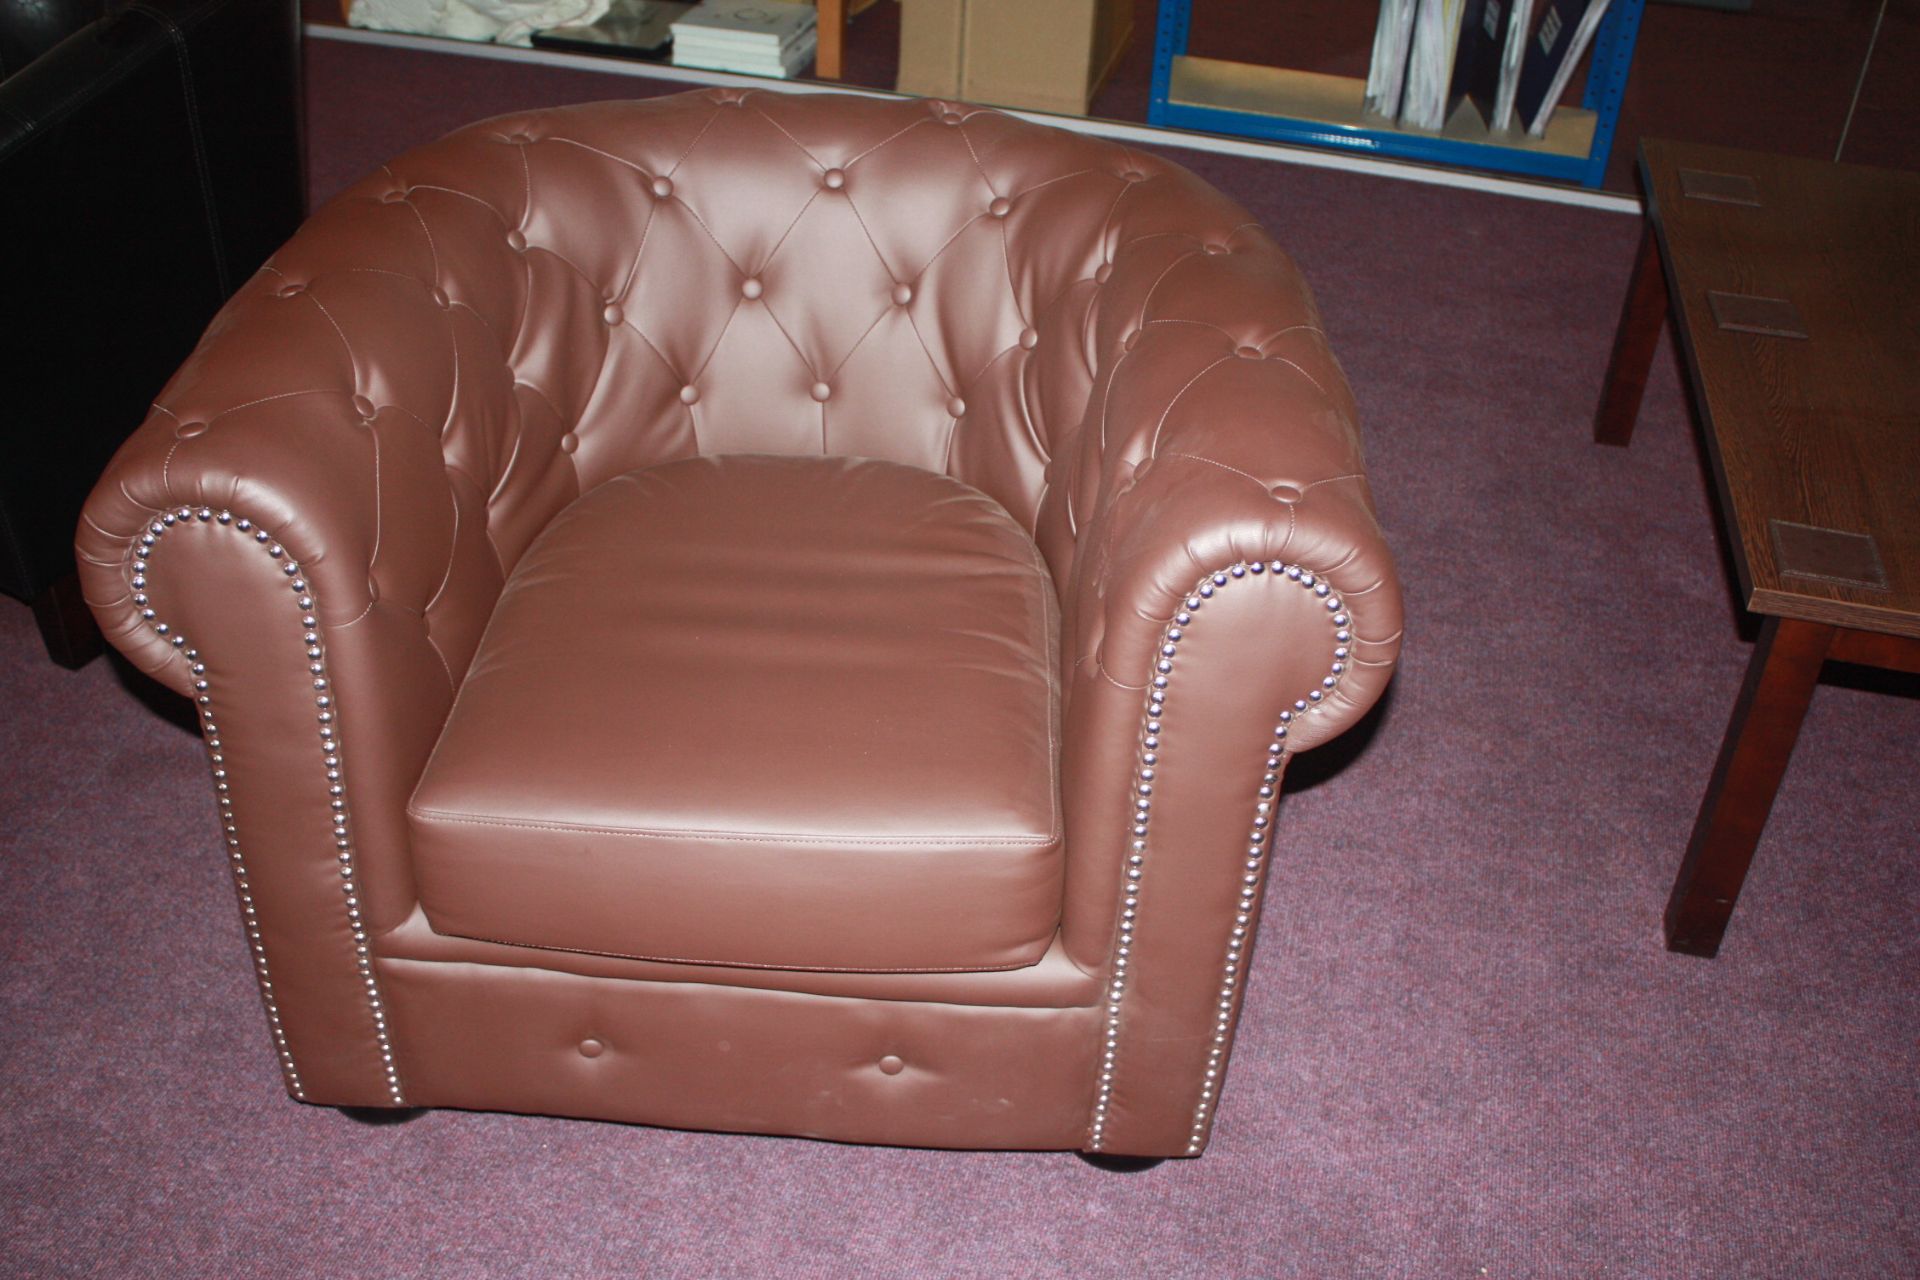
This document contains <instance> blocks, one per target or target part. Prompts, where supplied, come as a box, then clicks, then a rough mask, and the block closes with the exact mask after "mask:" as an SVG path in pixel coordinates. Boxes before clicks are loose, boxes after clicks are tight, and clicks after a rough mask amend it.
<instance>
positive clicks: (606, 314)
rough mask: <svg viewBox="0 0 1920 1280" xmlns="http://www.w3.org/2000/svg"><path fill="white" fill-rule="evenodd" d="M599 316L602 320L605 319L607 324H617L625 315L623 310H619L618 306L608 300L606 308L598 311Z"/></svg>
mask: <svg viewBox="0 0 1920 1280" xmlns="http://www.w3.org/2000/svg"><path fill="white" fill-rule="evenodd" d="M600 318H601V319H602V320H605V321H606V322H607V323H608V324H610V325H612V324H619V323H620V322H621V321H622V320H625V319H626V318H627V317H626V313H625V312H623V311H621V310H620V308H619V307H617V306H615V305H614V304H613V303H611V302H609V303H608V304H607V307H606V310H604V311H602V312H601V313H600Z"/></svg>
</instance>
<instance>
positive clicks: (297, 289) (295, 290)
mask: <svg viewBox="0 0 1920 1280" xmlns="http://www.w3.org/2000/svg"><path fill="white" fill-rule="evenodd" d="M306 291H307V286H305V285H303V284H290V285H285V286H282V287H281V288H280V289H279V290H277V291H276V292H275V293H274V296H275V297H276V298H297V297H299V296H300V295H301V294H303V293H305V292H306Z"/></svg>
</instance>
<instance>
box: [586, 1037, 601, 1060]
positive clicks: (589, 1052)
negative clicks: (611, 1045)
mask: <svg viewBox="0 0 1920 1280" xmlns="http://www.w3.org/2000/svg"><path fill="white" fill-rule="evenodd" d="M606 1051H607V1046H606V1045H604V1044H602V1043H600V1041H598V1040H595V1039H593V1038H591V1037H589V1038H587V1039H585V1040H582V1041H581V1042H580V1056H581V1057H583V1058H597V1057H599V1056H600V1055H601V1054H603V1053H605V1052H606Z"/></svg>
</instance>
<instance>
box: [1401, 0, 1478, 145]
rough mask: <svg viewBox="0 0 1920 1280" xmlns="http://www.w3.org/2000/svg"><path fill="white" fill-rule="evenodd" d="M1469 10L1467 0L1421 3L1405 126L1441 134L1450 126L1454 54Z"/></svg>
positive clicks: (1404, 107)
mask: <svg viewBox="0 0 1920 1280" xmlns="http://www.w3.org/2000/svg"><path fill="white" fill-rule="evenodd" d="M1465 9H1466V0H1420V11H1419V13H1418V15H1417V16H1416V17H1415V18H1414V24H1413V49H1412V51H1411V53H1409V55H1408V57H1407V89H1406V99H1405V101H1404V102H1402V103H1401V106H1400V122H1401V123H1402V124H1407V125H1411V126H1413V127H1414V128H1416V129H1426V130H1428V131H1430V132H1433V133H1438V132H1439V131H1440V127H1441V126H1442V125H1444V124H1445V123H1446V122H1447V89H1448V87H1449V86H1450V85H1451V84H1452V83H1453V54H1454V49H1455V47H1456V46H1457V45H1458V44H1459V42H1460V17H1461V14H1462V13H1463V12H1464V11H1465Z"/></svg>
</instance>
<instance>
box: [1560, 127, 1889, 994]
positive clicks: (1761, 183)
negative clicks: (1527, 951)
mask: <svg viewBox="0 0 1920 1280" xmlns="http://www.w3.org/2000/svg"><path fill="white" fill-rule="evenodd" d="M1640 172H1641V178H1642V181H1643V182H1644V184H1645V188H1646V198H1647V226H1646V232H1645V234H1644V236H1643V237H1642V240H1641V245H1640V253H1639V258H1638V261H1637V263H1636V265H1635V267H1634V272H1633V280H1632V283H1631V284H1630V286H1629V288H1628V291H1627V299H1626V305H1625V308H1624V310H1623V312H1622V315H1621V319H1620V330H1619V334H1618V336H1617V338H1616V339H1615V343H1614V350H1613V359H1612V363H1611V365H1610V366H1609V368H1608V370H1607V381H1606V388H1605V391H1604V392H1603V394H1602V396H1601V401H1600V407H1599V412H1598V414H1597V415H1596V418H1595V421H1594V438H1595V439H1596V440H1598V441H1599V442H1601V443H1603V444H1614V445H1625V444H1627V442H1628V441H1629V439H1630V438H1631V436H1632V432H1633V424H1634V419H1635V417H1636V416H1637V414H1638V412H1639V407H1640V397H1641V393H1642V391H1643V390H1644V389H1645V387H1646V380H1647V370H1648V367H1649V366H1650V364H1651V363H1652V360H1653V353H1654V349H1655V348H1656V347H1657V346H1658V344H1659V337H1660V329H1661V327H1662V325H1663V324H1664V323H1665V320H1666V317H1667V314H1668V312H1669V310H1671V312H1672V314H1673V315H1674V317H1675V320H1676V323H1675V328H1674V332H1675V336H1676V338H1677V339H1678V342H1679V346H1680V350H1681V352H1682V355H1683V356H1684V358H1685V361H1686V366H1687V374H1688V377H1689V378H1690V380H1691V382H1692V386H1693V391H1694V404H1695V406H1696V409H1697V411H1698V413H1699V417H1700V424H1701V428H1702V434H1703V436H1704V438H1705V440H1706V442H1707V454H1708V458H1709V460H1710V462H1711V468H1712V472H1713V478H1714V484H1715V488H1716V489H1717V491H1718V496H1719V500H1720V501H1719V508H1720V518H1721V520H1722V521H1723V522H1724V524H1725V527H1726V531H1727V541H1728V544H1729V545H1730V546H1731V547H1732V549H1733V556H1734V563H1735V568H1736V570H1737V571H1738V574H1739V580H1740V591H1741V595H1742V601H1743V603H1744V604H1745V606H1746V608H1747V609H1749V610H1751V611H1752V612H1754V613H1757V614H1760V615H1761V618H1762V622H1761V628H1760V639H1759V643H1758V644H1756V645H1755V647H1754V652H1753V657H1752V659H1751V660H1750V662H1749V664H1748V668H1747V676H1746V681H1745V683H1744V685H1743V686H1742V687H1741V690H1740V696H1739V698H1738V699H1737V700H1736V701H1735V703H1734V708H1733V717H1732V721H1731V723H1729V725H1728V726H1727V733H1726V738H1725V740H1724V741H1723V742H1722V744H1721V747H1720V756H1719V759H1718V760H1717V761H1716V762H1715V764H1714V767H1713V774H1712V776H1711V778H1710V779H1709V781H1708V783H1707V791H1706V795H1705V797H1704V798H1703V799H1702V801H1701V803H1700V814H1699V817H1698V818H1697V819H1696V821H1695V823H1694V828H1693V837H1692V839H1691V840H1690V841H1689V842H1688V845H1687V851H1686V854H1685V856H1684V857H1683V859H1682V860H1681V863H1680V871H1679V875H1678V876H1677V878H1676V879H1675V882H1674V886H1673V894H1672V897H1671V898H1670V899H1669V901H1668V903H1667V912H1666V934H1667V946H1668V947H1669V949H1671V950H1674V951H1681V952H1686V953H1688V954H1690V955H1698V956H1712V955H1714V954H1715V953H1716V952H1717V951H1718V950H1719V948H1720V940H1721V937H1722V935H1723V934H1724V933H1725V932H1726V927H1727V921H1728V919H1729V918H1730V917H1731V916H1732V914H1733V907H1734V902H1735V900H1736V899H1737V898H1738V897H1739V894H1740V887H1741V884H1742V882H1743V881H1744V880H1745V879H1746V874H1747V868H1748V866H1749V865H1750V863H1751V862H1752V860H1753V853H1754V849H1755V847H1756V846H1757V845H1758V844H1759V842H1760V835H1761V831H1762V830H1763V828H1764V827H1765V825H1766V820H1767V814H1768V812H1769V811H1770V810H1771V809H1772V807H1773V799H1774V795H1775V793H1776V792H1777V791H1778V789H1779V786H1780V781H1781V779H1782V777H1783V776H1784V775H1785V773H1786V768H1787V761H1788V759H1789V757H1790V756H1791V755H1792V752H1793V747H1794V742H1795V740H1796V738H1797V737H1798V736H1799V732H1800V724H1801V720H1802V718H1803V717H1804V716H1805V714H1806V710H1807V706H1808V704H1809V702H1810V701H1811V700H1812V697H1813V688H1814V685H1815V683H1816V682H1817V681H1818V680H1819V677H1820V669H1821V666H1822V664H1823V663H1824V662H1826V661H1827V660H1828V659H1833V660H1836V661H1842V662H1858V663H1865V664H1868V665H1872V666H1879V667H1887V668H1891V669H1894V670H1899V671H1906V672H1917V673H1920V175H1916V174H1912V173H1900V172H1894V171H1891V170H1880V169H1869V168H1864V167H1860V166H1855V165H1835V164H1827V163H1823V162H1820V161H1812V160H1798V159H1790V158H1786V157H1780V156H1765V155H1756V154H1753V153H1749V152H1741V151H1732V150H1728V149H1725V148H1717V147H1705V146H1694V145H1690V144H1683V143H1676V142H1663V141H1658V140H1654V139H1648V140H1645V141H1643V142H1642V143H1641V146H1640ZM1663 275H1664V277H1665V287H1664V288H1662V276H1663ZM1901 852H1911V850H1906V851H1901Z"/></svg>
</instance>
